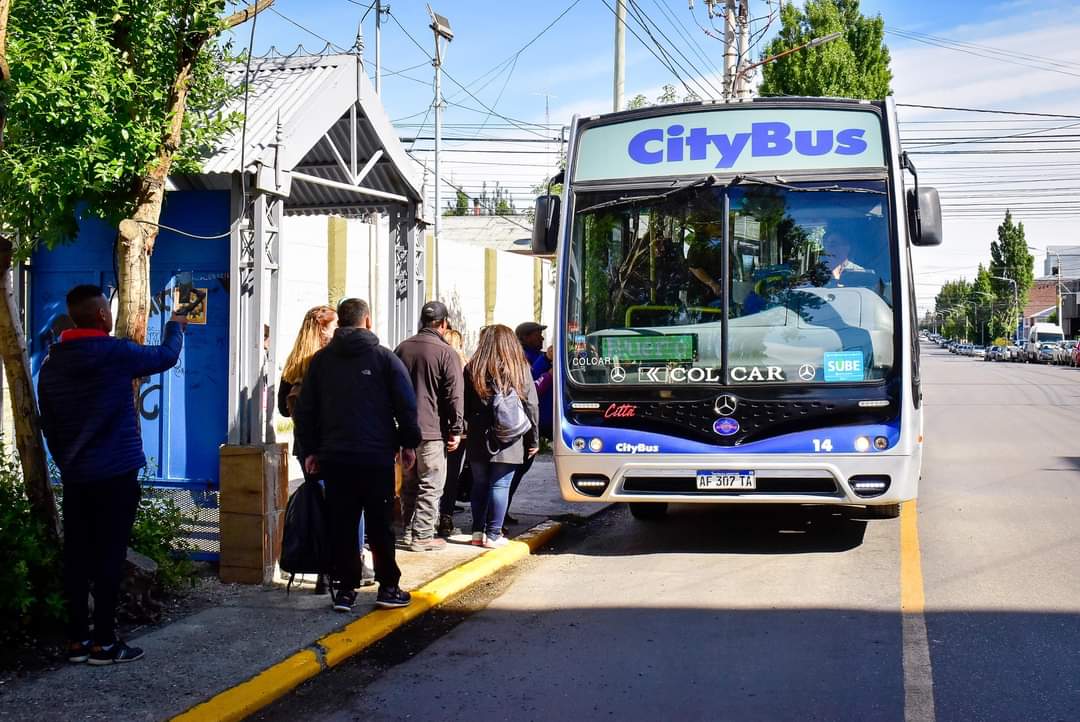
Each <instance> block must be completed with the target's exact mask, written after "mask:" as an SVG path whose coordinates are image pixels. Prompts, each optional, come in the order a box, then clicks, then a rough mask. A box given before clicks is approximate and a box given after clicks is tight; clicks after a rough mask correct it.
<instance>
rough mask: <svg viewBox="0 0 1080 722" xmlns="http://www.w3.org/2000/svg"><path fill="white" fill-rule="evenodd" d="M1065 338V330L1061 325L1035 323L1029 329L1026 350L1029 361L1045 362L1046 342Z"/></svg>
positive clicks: (1058, 341) (1053, 342) (1059, 340)
mask: <svg viewBox="0 0 1080 722" xmlns="http://www.w3.org/2000/svg"><path fill="white" fill-rule="evenodd" d="M1064 340H1065V332H1064V331H1062V330H1061V326H1058V325H1057V324H1053V323H1033V324H1031V330H1029V331H1028V337H1027V342H1026V343H1025V344H1024V351H1025V352H1026V354H1027V360H1028V361H1036V362H1039V363H1045V360H1044V359H1043V353H1042V347H1043V345H1044V344H1057V343H1061V342H1062V341H1064Z"/></svg>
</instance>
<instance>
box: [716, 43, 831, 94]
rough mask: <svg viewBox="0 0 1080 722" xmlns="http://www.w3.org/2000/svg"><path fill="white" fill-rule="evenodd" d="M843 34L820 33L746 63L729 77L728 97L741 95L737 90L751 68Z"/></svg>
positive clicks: (814, 46)
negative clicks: (782, 50)
mask: <svg viewBox="0 0 1080 722" xmlns="http://www.w3.org/2000/svg"><path fill="white" fill-rule="evenodd" d="M843 35H844V34H843V33H842V32H835V33H829V34H828V35H822V36H821V37H820V38H814V39H813V40H808V41H807V42H805V43H803V44H802V45H796V46H795V47H793V48H789V49H787V50H785V51H784V52H782V53H777V54H776V55H770V56H769V57H767V58H763V59H762V60H759V61H758V62H756V63H751V64H750V65H747V66H746V67H745V68H743V69H741V70H740V71H739V72H738V73H736V74H735V77H734V78H732V79H731V90H730V92H729V94H728V96H729V97H730V96H732V95H734V96H736V97H739V98H741V97H742V93H741V92H738V91H739V90H740V88H741V87H742V84H743V83H744V82H746V76H747V74H748V73H749V72H750V71H751V70H753V69H754V68H759V67H761V66H762V65H765V64H766V63H771V62H772V61H774V60H779V59H780V58H782V57H784V56H786V55H791V54H792V53H797V52H799V51H800V50H807V49H809V48H816V47H818V46H819V45H824V44H825V43H831V42H832V41H833V40H836V39H837V38H840V37H842V36H843Z"/></svg>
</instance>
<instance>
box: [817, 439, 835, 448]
mask: <svg viewBox="0 0 1080 722" xmlns="http://www.w3.org/2000/svg"><path fill="white" fill-rule="evenodd" d="M814 451H832V439H814Z"/></svg>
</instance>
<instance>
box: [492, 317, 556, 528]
mask: <svg viewBox="0 0 1080 722" xmlns="http://www.w3.org/2000/svg"><path fill="white" fill-rule="evenodd" d="M545 329H547V326H545V325H543V324H540V323H536V322H535V321H526V322H525V323H521V324H518V327H517V328H516V329H514V333H516V334H517V337H518V341H520V342H521V348H522V350H523V351H524V352H525V358H526V359H527V360H528V361H529V368H530V369H531V371H532V377H533V382H534V383H535V384H536V394H537V399H538V400H539V402H540V436H541V437H543V438H545V439H548V440H550V439H551V433H552V431H551V429H552V421H553V418H552V417H553V415H554V405H555V399H554V389H553V387H552V385H551V362H552V350H553V349H552V348H551V347H550V346H549V347H548V349H547V350H546V351H545V350H544V330H545ZM534 459H536V457H535V456H530V457H529V458H528V459H526V460H525V463H524V464H522V465H521V466H519V467H518V469H517V471H515V472H514V478H513V479H512V480H511V481H510V502H513V500H514V494H515V493H516V492H517V490H518V487H519V486H521V480H522V479H524V478H525V475H526V474H528V473H529V470H530V469H532V465H533V460H534ZM504 518H505V520H506V522H507V523H508V524H516V523H517V519H515V518H514V517H513V516H511V515H510V513H509V503H508V504H507V514H506V516H505V517H504Z"/></svg>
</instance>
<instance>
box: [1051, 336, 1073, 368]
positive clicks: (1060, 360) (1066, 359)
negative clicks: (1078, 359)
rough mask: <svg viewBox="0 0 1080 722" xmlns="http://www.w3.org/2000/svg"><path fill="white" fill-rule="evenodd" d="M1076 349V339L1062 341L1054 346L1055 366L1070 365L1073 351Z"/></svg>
mask: <svg viewBox="0 0 1080 722" xmlns="http://www.w3.org/2000/svg"><path fill="white" fill-rule="evenodd" d="M1075 350H1076V341H1062V342H1061V343H1059V344H1058V345H1057V346H1056V348H1054V364H1055V365H1057V366H1071V365H1072V360H1073V351H1075Z"/></svg>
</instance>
